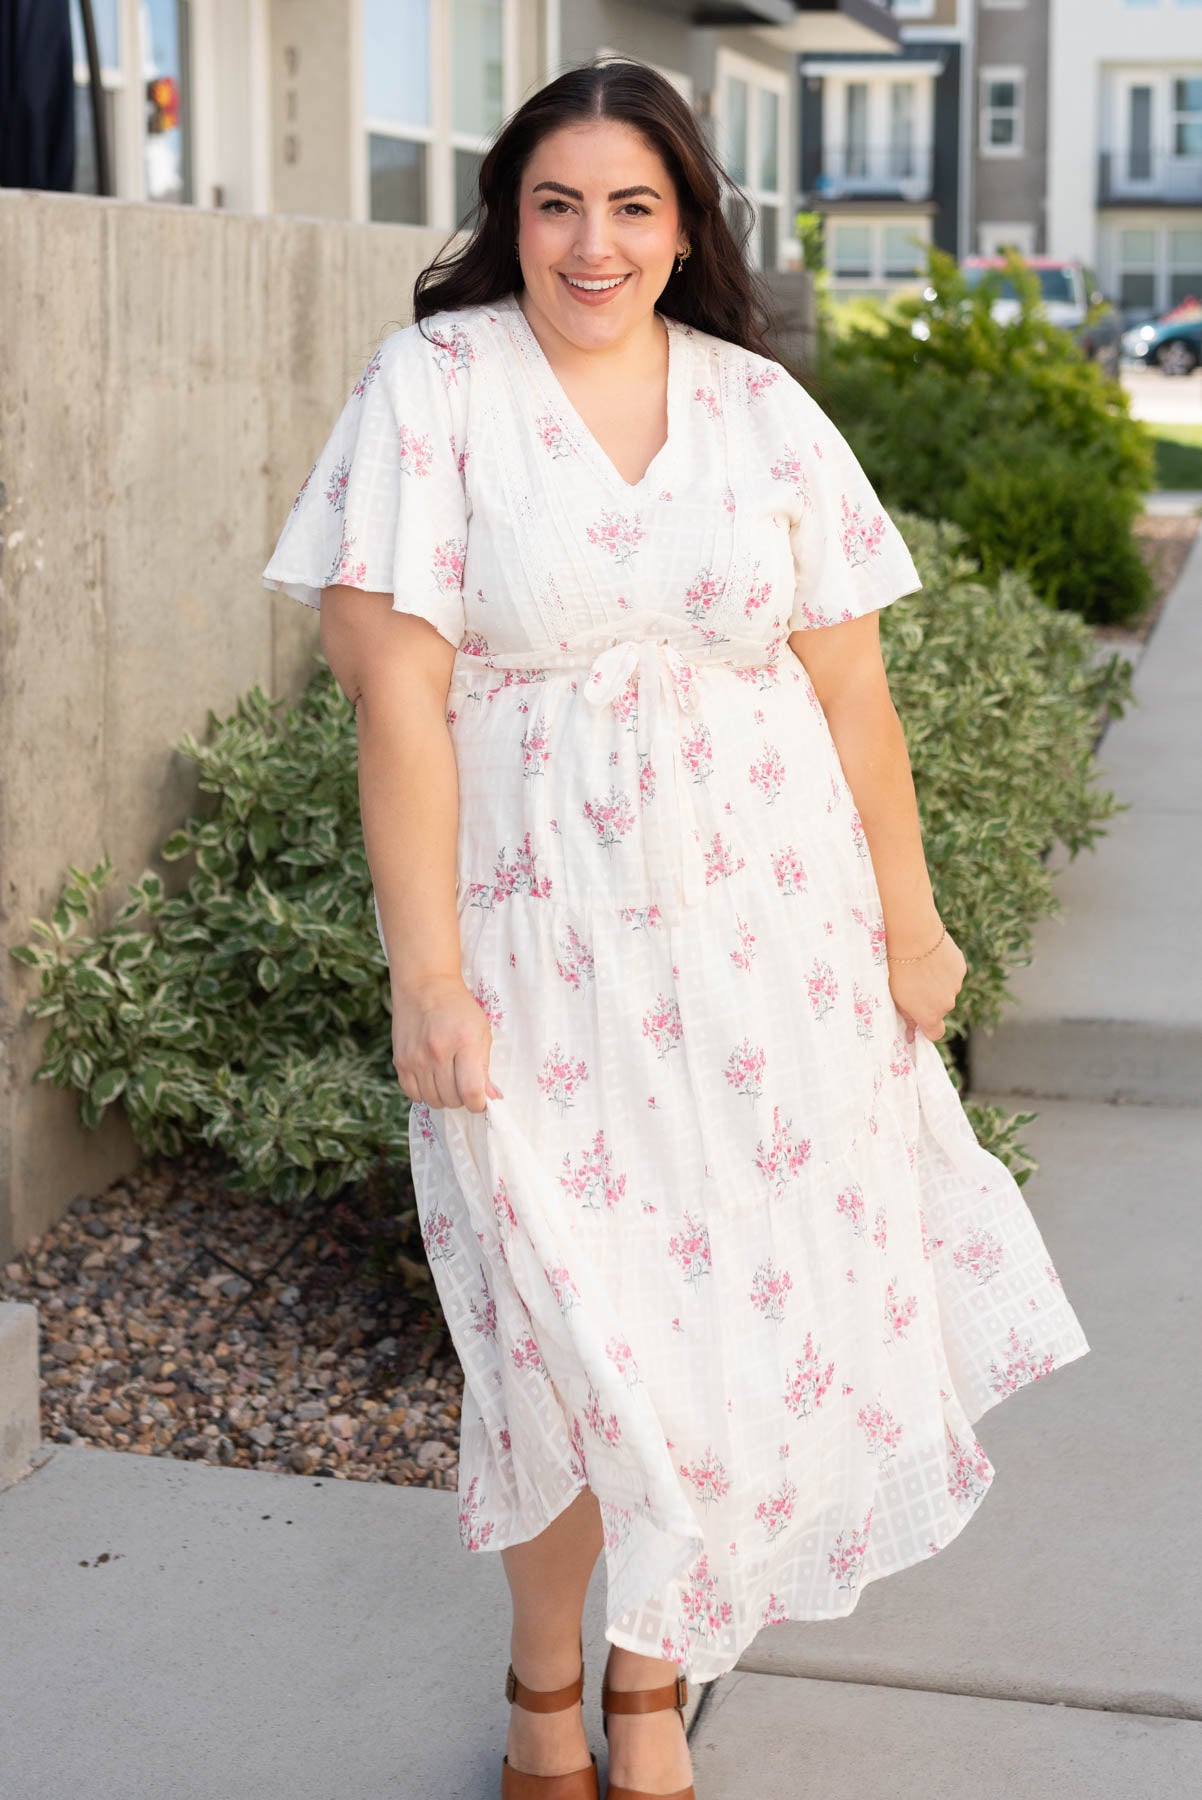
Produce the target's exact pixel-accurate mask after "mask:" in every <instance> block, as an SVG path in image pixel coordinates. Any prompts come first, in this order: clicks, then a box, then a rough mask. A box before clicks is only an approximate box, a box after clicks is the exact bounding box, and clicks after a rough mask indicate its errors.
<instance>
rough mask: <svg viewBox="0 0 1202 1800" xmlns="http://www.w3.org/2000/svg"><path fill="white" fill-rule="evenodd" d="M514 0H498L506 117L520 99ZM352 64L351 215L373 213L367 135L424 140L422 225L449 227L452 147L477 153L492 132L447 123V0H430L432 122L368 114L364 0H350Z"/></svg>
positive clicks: (452, 220)
mask: <svg viewBox="0 0 1202 1800" xmlns="http://www.w3.org/2000/svg"><path fill="white" fill-rule="evenodd" d="M518 5H519V0H501V116H502V118H507V117H508V116H509V114H510V113H511V112H512V111H513V109H514V107H515V106H516V105H517V102H518V93H517V65H518ZM350 29H351V68H352V104H351V117H352V122H353V123H352V132H351V192H352V195H353V197H354V202H355V205H354V210H353V212H352V217H353V218H355V219H357V220H360V221H362V222H367V221H370V219H371V159H370V157H369V155H368V147H367V140H368V138H369V137H373V136H374V137H391V138H397V139H399V140H400V141H401V142H403V143H410V144H413V143H416V144H425V145H426V146H427V158H426V225H427V227H428V229H430V230H432V231H452V230H453V229H454V228H455V225H456V223H457V220H456V218H455V152H456V150H473V151H475V152H476V153H477V154H478V155H479V154H481V153H482V152H483V151H484V150H485V149H486V148H487V147H488V144H489V143H490V142H491V139H492V135H493V134H491V133H489V134H488V135H486V136H484V137H476V136H474V135H473V134H472V133H471V132H465V131H456V130H454V129H453V127H452V125H451V83H452V78H453V77H452V61H451V0H430V123H429V124H428V125H397V124H395V123H394V122H393V121H392V120H391V119H387V120H384V119H373V118H371V117H369V116H368V113H367V110H366V108H365V106H364V99H363V86H364V82H363V59H364V56H365V55H366V53H367V41H366V31H365V27H364V18H363V0H352V5H351V26H350Z"/></svg>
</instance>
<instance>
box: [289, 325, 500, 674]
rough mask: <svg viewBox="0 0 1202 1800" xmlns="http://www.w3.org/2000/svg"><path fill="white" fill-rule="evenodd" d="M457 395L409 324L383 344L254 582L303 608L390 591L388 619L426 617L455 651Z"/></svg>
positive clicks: (463, 530) (459, 578) (459, 632)
mask: <svg viewBox="0 0 1202 1800" xmlns="http://www.w3.org/2000/svg"><path fill="white" fill-rule="evenodd" d="M444 360H445V359H444ZM458 398H459V394H458V390H457V392H456V396H455V399H458ZM455 399H453V397H452V393H451V390H450V386H449V384H448V379H447V377H446V375H445V374H444V371H443V367H442V364H441V363H440V361H439V360H438V358H437V356H436V352H435V346H433V345H432V344H431V343H430V342H429V341H428V340H427V339H426V338H424V337H422V336H421V334H420V332H419V330H418V327H417V325H416V324H414V325H409V326H406V327H404V328H403V329H402V330H400V331H395V332H393V333H392V334H391V335H390V336H389V337H387V338H385V340H384V342H383V343H382V344H381V345H380V347H379V349H378V350H376V351H375V353H374V354H373V355H372V357H371V358H370V360H369V361H368V363H367V365H366V367H365V368H364V370H363V373H362V374H361V375H360V377H359V380H358V381H357V382H356V384H355V386H354V387H353V388H352V390H351V392H350V395H349V396H348V398H347V401H346V404H345V405H344V407H343V409H342V411H341V413H340V414H339V416H338V419H337V422H336V423H335V425H334V429H333V431H332V432H331V433H330V436H329V438H328V439H327V440H326V443H325V444H324V446H323V447H322V449H321V451H320V452H319V454H318V457H317V460H316V462H315V463H314V464H313V467H312V468H311V469H310V471H309V473H308V475H307V476H306V477H305V480H304V483H303V484H302V486H301V490H300V492H299V493H298V494H297V496H296V499H295V500H294V501H293V502H292V508H291V511H290V512H289V515H288V517H287V519H286V520H285V522H284V528H283V530H282V531H281V533H280V536H279V540H278V542H277V543H276V547H275V550H274V551H273V553H272V557H271V561H270V562H269V563H268V564H267V567H266V568H265V569H264V571H263V585H264V586H265V587H269V588H275V589H278V590H280V591H282V592H283V593H285V594H290V595H292V597H293V598H294V599H297V600H302V601H304V603H305V605H306V606H320V604H321V590H322V589H323V588H326V587H334V586H346V587H355V588H364V589H366V590H368V591H371V592H383V593H389V594H391V595H392V596H393V602H392V605H393V610H394V612H408V613H416V614H418V615H419V616H420V617H421V618H424V619H428V620H429V622H430V623H431V624H432V625H433V626H434V627H435V629H436V630H437V631H438V632H440V633H441V635H442V636H443V637H444V638H446V639H447V640H448V642H450V643H452V644H454V645H455V646H456V648H458V646H459V643H460V641H461V639H462V638H463V635H464V631H465V617H464V606H463V565H464V559H465V556H466V553H467V503H466V498H465V490H464V480H463V473H462V450H463V436H464V423H463V419H462V416H461V408H459V407H457V406H456V404H455Z"/></svg>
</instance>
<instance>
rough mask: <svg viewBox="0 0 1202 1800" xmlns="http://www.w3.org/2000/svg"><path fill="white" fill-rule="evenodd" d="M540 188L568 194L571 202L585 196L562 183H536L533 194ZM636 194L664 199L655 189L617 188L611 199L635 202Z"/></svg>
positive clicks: (578, 190) (576, 189) (610, 196)
mask: <svg viewBox="0 0 1202 1800" xmlns="http://www.w3.org/2000/svg"><path fill="white" fill-rule="evenodd" d="M540 188H551V189H552V190H553V192H555V193H556V194H566V195H567V196H568V199H569V200H583V199H584V195H583V194H582V193H581V192H580V189H579V188H572V187H565V186H564V184H563V182H562V181H536V182H535V184H534V186H533V188H532V189H531V192H532V193H535V194H537V193H538V192H539V190H540ZM636 194H650V196H651V198H652V199H653V200H659V199H662V198H663V196H662V195H660V194H657V193H656V191H655V189H654V188H653V187H625V188H615V189H614V190H613V192H612V194H610V195H609V199H611V200H633V198H634V196H635V195H636Z"/></svg>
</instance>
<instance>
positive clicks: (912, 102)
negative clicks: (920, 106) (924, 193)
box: [889, 81, 917, 178]
mask: <svg viewBox="0 0 1202 1800" xmlns="http://www.w3.org/2000/svg"><path fill="white" fill-rule="evenodd" d="M916 101H917V90H916V88H915V86H914V83H913V82H912V81H892V82H890V84H889V174H890V176H891V177H893V178H898V177H905V176H907V175H913V174H914V173H915V167H914V149H915V126H916V118H915V109H916Z"/></svg>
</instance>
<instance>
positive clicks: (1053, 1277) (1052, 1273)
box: [1043, 1262, 1064, 1287]
mask: <svg viewBox="0 0 1202 1800" xmlns="http://www.w3.org/2000/svg"><path fill="white" fill-rule="evenodd" d="M1043 1272H1044V1274H1045V1275H1046V1276H1047V1278H1048V1280H1049V1281H1050V1282H1051V1283H1052V1286H1053V1287H1063V1286H1064V1283H1063V1282H1062V1281H1061V1279H1060V1277H1059V1275H1058V1274H1057V1273H1056V1270H1055V1268H1054V1267H1053V1266H1052V1264H1051V1263H1050V1262H1049V1263H1044V1265H1043Z"/></svg>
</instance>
